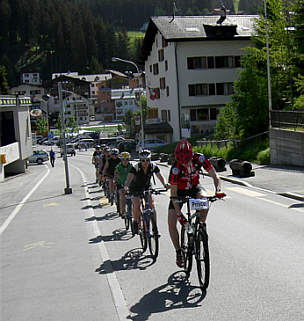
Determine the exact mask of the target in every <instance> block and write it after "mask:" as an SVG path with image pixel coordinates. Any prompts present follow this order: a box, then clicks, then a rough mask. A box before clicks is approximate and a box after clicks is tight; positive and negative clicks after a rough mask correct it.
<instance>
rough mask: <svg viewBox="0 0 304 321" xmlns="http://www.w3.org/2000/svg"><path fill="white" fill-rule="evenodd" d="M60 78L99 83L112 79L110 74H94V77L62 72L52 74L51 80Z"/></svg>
mask: <svg viewBox="0 0 304 321" xmlns="http://www.w3.org/2000/svg"><path fill="white" fill-rule="evenodd" d="M60 76H67V77H70V78H76V79H80V80H84V81H88V82H99V81H105V80H108V79H111V78H112V75H111V74H110V73H108V74H95V75H78V72H63V73H56V74H52V79H55V78H58V77H60Z"/></svg>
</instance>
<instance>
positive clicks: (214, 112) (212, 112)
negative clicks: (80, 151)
mask: <svg viewBox="0 0 304 321" xmlns="http://www.w3.org/2000/svg"><path fill="white" fill-rule="evenodd" d="M216 116H217V109H216V108H210V120H216Z"/></svg>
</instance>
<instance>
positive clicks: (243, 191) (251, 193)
mask: <svg viewBox="0 0 304 321" xmlns="http://www.w3.org/2000/svg"><path fill="white" fill-rule="evenodd" d="M226 189H227V190H229V191H232V192H237V193H240V194H243V195H246V196H251V197H263V196H265V194H261V193H258V192H254V191H251V190H249V189H246V188H242V187H227V188H226Z"/></svg>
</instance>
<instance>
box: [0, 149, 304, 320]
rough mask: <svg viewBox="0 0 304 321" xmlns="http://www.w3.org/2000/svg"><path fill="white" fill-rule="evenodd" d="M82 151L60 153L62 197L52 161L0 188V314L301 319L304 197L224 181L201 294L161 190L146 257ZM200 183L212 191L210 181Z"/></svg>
mask: <svg viewBox="0 0 304 321" xmlns="http://www.w3.org/2000/svg"><path fill="white" fill-rule="evenodd" d="M90 153H91V152H80V153H78V154H77V156H76V157H69V158H68V159H69V165H70V166H69V169H70V179H71V186H72V188H73V194H71V195H64V194H63V190H64V187H65V176H64V166H63V162H62V160H61V159H57V160H56V166H55V168H51V167H49V164H48V165H47V166H32V167H31V168H30V173H28V174H26V175H22V176H20V177H17V178H14V179H11V180H9V181H7V182H5V183H2V184H0V194H1V199H0V233H1V235H0V236H1V248H0V251H1V262H0V264H1V309H2V310H1V314H0V316H1V320H3V321H4V320H5V321H23V320H31V321H36V320H37V321H38V320H44V321H45V320H52V321H54V320H56V321H68V320H89V321H95V320H96V321H97V320H103V321H104V320H106V321H107V320H109V321H112V320H119V321H121V320H134V321H144V320H157V321H161V320H168V319H169V318H171V319H172V320H208V321H211V320H214V321H223V320H234V321H235V320H246V321H251V320H252V321H257V320H261V321H266V320H269V321H274V320H275V321H286V320H292V321H302V320H303V319H304V312H303V298H304V278H303V266H304V255H303V245H304V234H303V230H304V208H303V203H301V202H299V201H294V200H292V199H288V198H284V197H281V196H278V195H275V194H272V193H268V192H267V191H261V190H256V189H253V188H247V187H242V186H238V185H233V184H231V183H229V182H223V187H224V188H223V189H224V191H225V192H226V193H227V195H228V197H227V199H226V200H225V201H218V202H216V203H215V204H213V205H212V208H211V209H210V214H209V217H208V233H209V247H210V255H211V280H210V286H209V288H208V291H207V292H206V293H202V291H201V290H200V288H199V287H198V280H197V276H196V271H195V269H194V270H193V271H192V274H191V278H190V283H187V282H185V280H184V275H183V273H182V272H180V270H179V269H178V268H177V267H176V266H175V253H174V250H173V247H172V245H171V243H170V239H169V236H168V232H167V207H168V202H169V199H168V196H167V195H161V196H157V197H156V198H155V200H156V204H157V211H158V225H159V230H160V233H161V238H160V254H159V258H158V260H157V262H156V263H153V261H152V260H151V258H150V257H149V256H148V253H145V254H142V252H141V249H140V246H139V245H140V242H139V238H138V237H135V238H132V237H131V235H130V233H127V232H126V231H125V229H124V224H123V221H122V220H121V219H120V218H119V217H118V215H117V214H116V213H115V207H111V206H109V204H107V203H106V202H105V200H104V199H103V198H102V196H103V193H102V192H101V191H100V188H99V187H98V186H96V185H95V184H94V180H95V179H94V169H93V166H92V165H91V164H90V160H91V154H90ZM161 171H162V173H163V175H164V176H166V177H167V176H168V168H165V167H161ZM202 183H203V185H204V186H205V187H206V188H207V189H210V190H213V188H212V181H211V180H210V178H208V177H205V178H204V179H202ZM38 184H40V185H38ZM33 188H36V189H35V190H34V191H32V189H33ZM30 191H32V194H29V192H30ZM146 254H147V255H146ZM194 267H195V266H194Z"/></svg>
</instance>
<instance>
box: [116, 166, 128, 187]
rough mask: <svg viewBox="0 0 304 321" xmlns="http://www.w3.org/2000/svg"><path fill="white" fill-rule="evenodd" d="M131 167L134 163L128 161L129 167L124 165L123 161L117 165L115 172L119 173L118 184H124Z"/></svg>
mask: <svg viewBox="0 0 304 321" xmlns="http://www.w3.org/2000/svg"><path fill="white" fill-rule="evenodd" d="M131 168H132V165H131V164H130V163H128V165H127V167H124V166H122V164H121V163H120V164H118V165H117V166H116V167H115V172H116V173H117V178H116V184H119V185H124V183H125V181H126V179H127V176H128V173H129V172H130V170H131Z"/></svg>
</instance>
